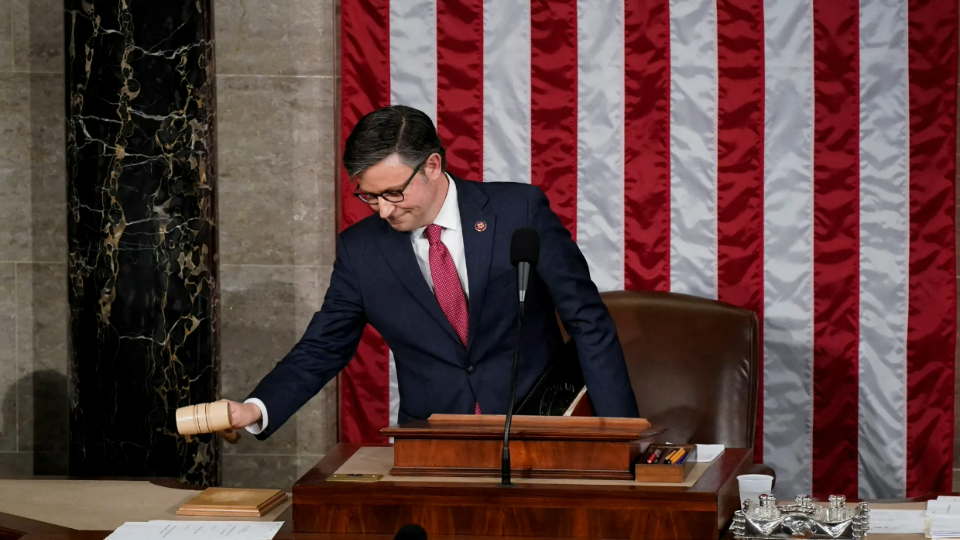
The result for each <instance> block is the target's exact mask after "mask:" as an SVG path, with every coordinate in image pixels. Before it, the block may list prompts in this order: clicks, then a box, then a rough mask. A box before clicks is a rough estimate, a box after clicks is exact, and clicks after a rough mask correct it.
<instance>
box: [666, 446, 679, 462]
mask: <svg viewBox="0 0 960 540" xmlns="http://www.w3.org/2000/svg"><path fill="white" fill-rule="evenodd" d="M677 452H679V450H677V449H674V450H673V451H671V452H670V455H668V456H667V457H665V458H664V459H663V463H664V465H669V464H670V460H671V459H672V458H673V456H675V455H676V454H677Z"/></svg>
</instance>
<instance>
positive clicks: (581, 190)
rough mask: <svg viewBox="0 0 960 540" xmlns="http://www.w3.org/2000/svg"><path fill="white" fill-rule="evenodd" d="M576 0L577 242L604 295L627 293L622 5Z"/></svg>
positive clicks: (591, 273) (593, 277) (592, 276)
mask: <svg viewBox="0 0 960 540" xmlns="http://www.w3.org/2000/svg"><path fill="white" fill-rule="evenodd" d="M617 5H618V7H617V8H616V9H597V6H596V5H595V3H594V2H589V1H587V0H578V1H577V244H578V245H579V246H580V250H581V251H582V252H583V255H584V257H585V258H586V260H587V263H588V264H589V266H590V277H591V278H592V279H593V282H594V283H596V285H597V287H598V288H599V289H600V290H601V291H611V290H620V289H623V260H624V259H623V122H624V94H623V92H624V90H623V63H624V60H623V54H624V45H623V39H624V38H623V4H622V2H617Z"/></svg>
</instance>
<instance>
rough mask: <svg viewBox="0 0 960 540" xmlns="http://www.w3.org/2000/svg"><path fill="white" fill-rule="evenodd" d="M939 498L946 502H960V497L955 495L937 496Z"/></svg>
mask: <svg viewBox="0 0 960 540" xmlns="http://www.w3.org/2000/svg"><path fill="white" fill-rule="evenodd" d="M937 500H938V501H946V502H960V497H957V496H955V495H940V496H939V497H937Z"/></svg>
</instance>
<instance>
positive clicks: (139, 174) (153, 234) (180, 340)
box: [65, 0, 220, 485]
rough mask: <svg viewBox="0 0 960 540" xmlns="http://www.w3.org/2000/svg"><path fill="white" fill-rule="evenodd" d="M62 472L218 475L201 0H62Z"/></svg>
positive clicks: (206, 20)
mask: <svg viewBox="0 0 960 540" xmlns="http://www.w3.org/2000/svg"><path fill="white" fill-rule="evenodd" d="M65 17H66V21H65V22H66V24H65V32H66V39H65V46H66V55H65V63H66V99H67V175H68V184H67V190H68V193H67V196H68V250H69V269H68V275H69V283H68V288H69V301H70V328H69V330H70V343H69V354H70V369H71V379H70V397H71V419H70V474H72V475H96V476H103V475H108V476H173V477H178V478H180V479H181V480H183V481H185V482H189V483H193V484H200V485H215V484H217V483H219V468H218V461H219V460H218V457H219V449H220V446H219V440H218V439H217V438H216V437H214V436H211V435H204V436H200V437H182V436H180V435H178V434H177V431H176V422H175V414H174V412H175V411H176V409H177V408H178V407H181V406H185V405H189V404H194V403H201V402H207V401H213V400H215V399H216V398H217V395H218V391H219V387H218V380H219V358H218V350H219V346H218V337H217V335H218V331H217V328H218V325H219V321H218V307H217V305H218V290H217V287H218V286H217V241H216V239H217V214H216V211H215V209H216V147H215V142H216V137H215V130H214V113H215V106H214V103H215V89H214V81H215V79H214V62H213V60H214V56H213V13H212V10H211V0H111V1H100V0H65Z"/></svg>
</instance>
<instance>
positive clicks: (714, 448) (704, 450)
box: [697, 444, 723, 463]
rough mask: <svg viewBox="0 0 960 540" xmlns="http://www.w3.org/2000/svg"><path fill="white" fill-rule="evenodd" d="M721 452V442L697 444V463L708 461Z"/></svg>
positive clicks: (715, 457)
mask: <svg viewBox="0 0 960 540" xmlns="http://www.w3.org/2000/svg"><path fill="white" fill-rule="evenodd" d="M722 453H723V445H722V444H698V445H697V463H710V462H711V461H713V460H715V459H717V456H719V455H720V454H722Z"/></svg>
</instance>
